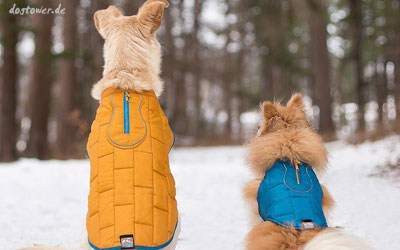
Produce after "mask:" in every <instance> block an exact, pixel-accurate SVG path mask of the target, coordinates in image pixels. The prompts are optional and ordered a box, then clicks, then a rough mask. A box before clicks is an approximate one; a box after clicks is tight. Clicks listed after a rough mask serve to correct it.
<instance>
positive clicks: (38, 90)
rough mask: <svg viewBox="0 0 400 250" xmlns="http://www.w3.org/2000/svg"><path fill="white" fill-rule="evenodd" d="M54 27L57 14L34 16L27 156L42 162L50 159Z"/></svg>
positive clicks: (43, 0) (44, 2)
mask: <svg viewBox="0 0 400 250" xmlns="http://www.w3.org/2000/svg"><path fill="white" fill-rule="evenodd" d="M46 4H47V1H45V0H38V1H35V5H38V6H42V5H46ZM48 4H50V3H48ZM49 7H51V6H49ZM52 26H53V15H33V16H32V27H33V28H34V29H35V31H36V33H35V53H34V55H33V58H32V76H31V82H30V93H29V94H30V96H29V100H30V101H29V103H30V105H29V108H30V111H29V116H30V120H31V128H30V131H29V140H28V146H27V150H26V155H27V156H29V157H35V158H38V159H46V158H48V157H49V151H48V142H47V124H48V120H49V113H50V93H51V83H52V70H51V65H52V53H51V46H52V35H51V28H52Z"/></svg>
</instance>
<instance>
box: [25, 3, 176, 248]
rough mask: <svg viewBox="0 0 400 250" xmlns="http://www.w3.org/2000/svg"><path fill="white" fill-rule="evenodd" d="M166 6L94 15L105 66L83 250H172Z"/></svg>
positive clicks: (97, 93)
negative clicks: (161, 36) (164, 104)
mask: <svg viewBox="0 0 400 250" xmlns="http://www.w3.org/2000/svg"><path fill="white" fill-rule="evenodd" d="M167 7H168V1H167V0H147V1H146V2H145V3H144V4H143V6H142V7H141V8H140V9H139V12H138V14H137V15H135V16H123V14H122V13H121V12H120V11H119V10H118V9H117V8H116V7H115V6H110V7H109V8H107V9H105V10H99V11H97V12H96V13H95V15H94V21H95V25H96V28H97V30H98V32H99V33H100V35H101V36H102V37H103V38H104V39H105V45H104V59H105V66H104V72H103V78H102V79H101V80H100V81H99V82H98V83H96V84H95V85H94V87H93V89H92V96H93V97H94V98H95V99H97V100H100V105H99V108H98V110H97V114H96V119H95V121H94V122H93V124H92V128H91V133H90V136H89V140H88V146H87V151H88V156H89V158H90V164H91V174H90V193H89V204H88V214H87V221H86V225H87V231H88V237H85V238H86V239H85V241H86V242H88V243H87V244H85V245H84V246H83V247H82V248H81V249H96V250H102V249H104V250H105V249H107V250H119V249H146V250H152V249H157V250H159V249H161V250H162V249H163V250H173V249H175V246H176V243H177V240H178V235H179V231H180V221H178V210H177V204H176V200H175V182H174V179H173V177H172V174H171V172H170V169H169V160H168V153H169V151H170V149H171V148H172V146H173V143H174V136H173V133H172V131H171V129H170V127H169V124H168V120H167V118H166V117H165V115H164V113H163V111H162V109H161V106H160V104H159V102H158V98H157V96H159V95H160V94H161V92H162V90H163V81H162V80H161V79H160V76H159V75H160V64H161V46H160V44H159V42H158V41H157V38H156V32H157V30H158V29H159V28H160V25H161V20H162V16H163V11H164V9H165V8H167ZM30 249H36V250H45V249H46V250H50V249H51V250H55V249H61V248H56V247H36V248H30ZM26 250H28V249H26Z"/></svg>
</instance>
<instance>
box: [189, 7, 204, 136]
mask: <svg viewBox="0 0 400 250" xmlns="http://www.w3.org/2000/svg"><path fill="white" fill-rule="evenodd" d="M202 8H203V1H202V0H195V1H194V13H193V19H194V20H193V31H192V51H193V61H192V63H193V66H192V73H193V83H194V86H195V90H194V91H195V95H194V110H193V116H192V122H191V126H190V131H189V134H191V135H193V136H195V137H196V138H198V137H199V136H200V134H201V132H200V127H201V126H200V124H201V93H200V91H201V88H200V87H201V86H200V81H201V71H202V69H201V65H202V62H201V58H200V40H199V33H200V16H201V13H202Z"/></svg>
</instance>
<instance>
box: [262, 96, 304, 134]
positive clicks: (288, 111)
mask: <svg viewBox="0 0 400 250" xmlns="http://www.w3.org/2000/svg"><path fill="white" fill-rule="evenodd" d="M302 128H310V125H309V123H308V121H307V117H306V113H305V110H304V103H303V98H302V96H301V94H296V95H294V96H292V98H291V99H290V100H289V102H288V103H287V105H286V107H285V106H282V105H281V104H280V103H271V102H264V103H263V105H262V119H261V124H260V129H259V131H258V135H259V136H263V135H266V134H268V133H274V132H277V131H279V132H282V130H293V129H302Z"/></svg>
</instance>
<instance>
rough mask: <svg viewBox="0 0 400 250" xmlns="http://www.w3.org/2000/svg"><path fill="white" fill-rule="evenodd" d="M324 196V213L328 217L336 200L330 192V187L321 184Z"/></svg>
mask: <svg viewBox="0 0 400 250" xmlns="http://www.w3.org/2000/svg"><path fill="white" fill-rule="evenodd" d="M321 188H322V192H323V196H322V209H323V210H324V214H325V216H326V217H328V216H329V213H330V212H331V210H332V208H333V207H334V205H335V201H334V200H333V198H332V196H331V194H330V193H329V191H328V189H327V188H326V187H325V186H324V185H321Z"/></svg>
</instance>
